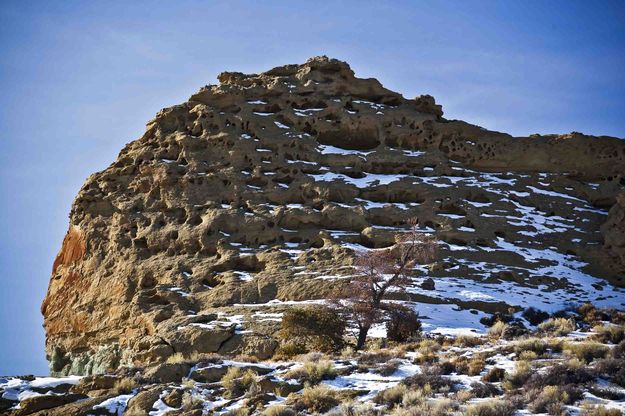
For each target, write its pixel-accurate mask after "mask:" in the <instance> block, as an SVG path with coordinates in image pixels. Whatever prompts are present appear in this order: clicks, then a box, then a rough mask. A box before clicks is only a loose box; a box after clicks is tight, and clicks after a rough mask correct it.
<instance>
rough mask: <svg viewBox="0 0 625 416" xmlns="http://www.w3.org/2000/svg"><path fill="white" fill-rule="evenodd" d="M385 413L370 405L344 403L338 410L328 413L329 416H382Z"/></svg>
mask: <svg viewBox="0 0 625 416" xmlns="http://www.w3.org/2000/svg"><path fill="white" fill-rule="evenodd" d="M383 414H384V413H383V412H382V410H380V409H376V408H375V407H374V406H373V405H372V404H370V403H360V402H357V401H356V402H350V403H342V404H341V405H340V406H339V408H338V409H335V410H332V411H331V412H330V413H327V416H382V415H383Z"/></svg>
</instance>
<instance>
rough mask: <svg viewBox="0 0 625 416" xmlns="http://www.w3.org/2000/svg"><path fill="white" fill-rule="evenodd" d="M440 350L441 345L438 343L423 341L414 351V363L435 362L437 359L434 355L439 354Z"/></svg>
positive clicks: (429, 340) (428, 340) (430, 340)
mask: <svg viewBox="0 0 625 416" xmlns="http://www.w3.org/2000/svg"><path fill="white" fill-rule="evenodd" d="M440 349H441V345H440V344H439V343H438V342H436V341H434V340H432V339H424V340H423V341H421V342H420V343H419V347H418V348H417V350H416V352H417V355H416V357H415V363H416V364H423V363H431V362H434V361H436V360H437V359H438V357H437V356H436V353H437V352H439V351H440Z"/></svg>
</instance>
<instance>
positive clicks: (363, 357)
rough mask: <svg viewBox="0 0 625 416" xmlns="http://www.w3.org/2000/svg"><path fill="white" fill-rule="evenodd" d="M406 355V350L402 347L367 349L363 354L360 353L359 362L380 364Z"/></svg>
mask: <svg viewBox="0 0 625 416" xmlns="http://www.w3.org/2000/svg"><path fill="white" fill-rule="evenodd" d="M405 355H406V353H405V351H404V350H402V349H400V348H394V349H388V348H384V349H380V350H376V351H367V352H365V353H363V354H360V356H359V357H358V363H359V364H367V365H371V364H379V363H384V362H386V361H389V360H392V359H394V358H403V357H404V356H405Z"/></svg>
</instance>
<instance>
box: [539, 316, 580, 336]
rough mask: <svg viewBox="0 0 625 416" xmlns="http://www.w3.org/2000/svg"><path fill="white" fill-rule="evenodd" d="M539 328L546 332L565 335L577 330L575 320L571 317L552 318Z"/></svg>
mask: <svg viewBox="0 0 625 416" xmlns="http://www.w3.org/2000/svg"><path fill="white" fill-rule="evenodd" d="M538 330H539V331H540V332H542V333H544V334H549V335H553V336H555V337H563V336H565V335H568V334H570V333H571V332H573V331H575V320H574V319H571V318H551V319H547V320H546V321H545V322H543V323H541V324H540V325H538Z"/></svg>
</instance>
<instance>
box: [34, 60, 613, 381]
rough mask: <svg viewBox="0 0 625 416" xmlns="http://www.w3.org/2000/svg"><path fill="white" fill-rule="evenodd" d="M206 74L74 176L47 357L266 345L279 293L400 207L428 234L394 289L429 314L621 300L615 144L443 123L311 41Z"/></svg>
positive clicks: (151, 359)
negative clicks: (107, 156)
mask: <svg viewBox="0 0 625 416" xmlns="http://www.w3.org/2000/svg"><path fill="white" fill-rule="evenodd" d="M219 81H220V84H219V85H211V86H206V87H204V88H202V89H201V90H200V91H199V92H198V93H196V94H194V95H193V96H192V97H191V98H190V99H189V101H187V102H186V103H184V104H181V105H177V106H174V107H171V108H167V109H164V110H162V111H160V112H159V113H158V114H157V116H156V118H155V119H154V120H152V121H151V122H150V123H148V125H147V131H146V133H145V134H144V135H143V137H141V138H140V139H138V140H136V141H133V142H132V143H130V144H128V145H127V146H126V147H125V148H124V149H123V150H122V151H121V153H120V154H119V156H118V158H117V160H116V161H115V162H114V163H113V164H112V165H111V166H109V167H108V168H107V169H106V170H104V171H102V172H99V173H96V174H94V175H92V176H91V177H89V178H88V180H87V182H86V183H85V185H84V186H83V187H82V189H81V190H80V192H79V194H78V196H77V198H76V200H75V202H74V204H73V206H72V211H71V214H70V226H69V230H68V233H67V235H66V237H65V239H64V241H63V244H62V247H61V250H60V252H59V254H58V256H57V258H56V260H55V261H54V266H53V270H52V277H51V280H50V286H49V289H48V294H47V296H46V298H45V300H44V302H43V305H42V313H43V315H44V317H45V330H46V335H47V339H46V350H47V354H48V358H49V360H50V366H51V371H52V372H53V373H54V374H91V373H102V372H106V371H108V370H113V369H116V368H118V367H120V366H126V365H139V366H143V365H148V364H151V363H155V362H162V361H164V360H165V359H166V358H167V357H169V356H170V355H172V354H174V353H177V352H180V353H183V354H186V355H189V354H192V353H193V352H199V353H207V352H219V353H222V354H236V353H246V354H254V355H257V356H259V357H260V358H266V357H268V356H270V355H271V354H272V352H273V350H274V349H275V347H276V345H277V344H276V341H275V340H274V339H273V337H272V335H273V333H274V332H275V330H276V329H277V326H278V325H279V321H280V313H281V311H282V310H284V308H287V307H290V306H291V305H293V304H298V303H300V302H304V303H306V302H314V301H320V300H323V299H324V297H326V296H327V294H328V293H330V291H331V290H333V288H335V287H337V286H340V285H343V284H345V282H346V281H347V280H348V279H349V276H350V274H351V273H352V270H351V265H352V261H353V255H354V250H359V249H361V250H368V249H375V248H381V247H386V246H388V245H390V244H391V243H392V241H393V235H394V234H395V233H397V232H401V230H402V229H404V228H405V222H406V220H407V219H408V218H411V217H417V218H418V219H419V223H420V224H421V226H422V229H423V231H424V232H427V233H434V234H435V235H436V237H437V238H438V239H439V240H440V242H441V249H442V250H441V259H440V261H439V262H438V263H437V264H435V265H430V267H428V268H423V269H422V270H419V271H416V273H415V278H414V286H413V287H412V288H411V290H410V291H409V294H408V296H403V299H402V300H403V301H405V302H407V303H408V304H411V305H413V306H414V307H415V309H417V310H419V311H420V312H421V314H422V315H425V317H426V318H427V319H425V321H424V323H425V324H426V328H427V329H428V330H430V331H435V332H436V331H438V332H450V331H452V330H455V331H458V330H459V328H461V327H468V328H472V329H473V330H476V331H479V330H480V328H483V327H482V326H481V324H479V319H480V318H481V317H483V316H484V314H486V313H494V312H498V311H508V309H510V308H513V309H515V310H519V309H520V308H521V307H525V306H530V305H531V306H535V307H537V308H539V309H542V310H548V311H554V310H557V309H561V308H562V307H563V306H565V305H567V304H569V303H575V302H576V303H579V302H583V301H592V302H593V303H595V304H598V305H602V306H617V307H623V303H624V300H625V292H624V291H623V289H621V288H620V287H623V286H625V280H624V276H625V237H624V235H625V232H624V229H625V194H624V193H623V188H624V186H625V178H624V177H623V172H625V141H623V140H619V139H617V138H611V137H592V136H585V135H583V134H579V133H571V134H567V135H559V136H557V135H550V136H531V137H511V136H510V135H507V134H504V133H499V132H492V131H488V130H485V129H483V128H480V127H478V126H474V125H471V124H468V123H465V122H463V121H456V120H446V119H445V118H443V111H442V108H441V106H439V105H437V104H436V103H435V101H434V99H433V98H432V97H431V96H421V97H417V98H416V99H405V98H403V97H402V96H401V95H400V94H398V93H395V92H392V91H389V90H387V89H385V88H384V87H383V86H382V85H381V84H380V83H379V82H378V81H377V80H375V79H359V78H356V77H355V76H354V73H353V71H352V70H351V69H350V67H349V66H348V65H347V64H346V63H344V62H340V61H337V60H333V59H328V58H325V57H318V58H313V59H310V60H309V61H307V62H306V63H305V64H302V65H287V66H282V67H277V68H274V69H272V70H270V71H267V72H265V73H262V74H259V75H255V74H254V75H245V74H241V73H236V72H234V73H233V72H226V73H222V74H221V75H220V76H219ZM619 193H620V194H619ZM426 278H430V279H432V280H428V281H427V284H423V283H424V282H425V279H426ZM432 281H433V282H434V285H433V287H434V290H432ZM450 328H451V330H450ZM452 332H453V331H452Z"/></svg>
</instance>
